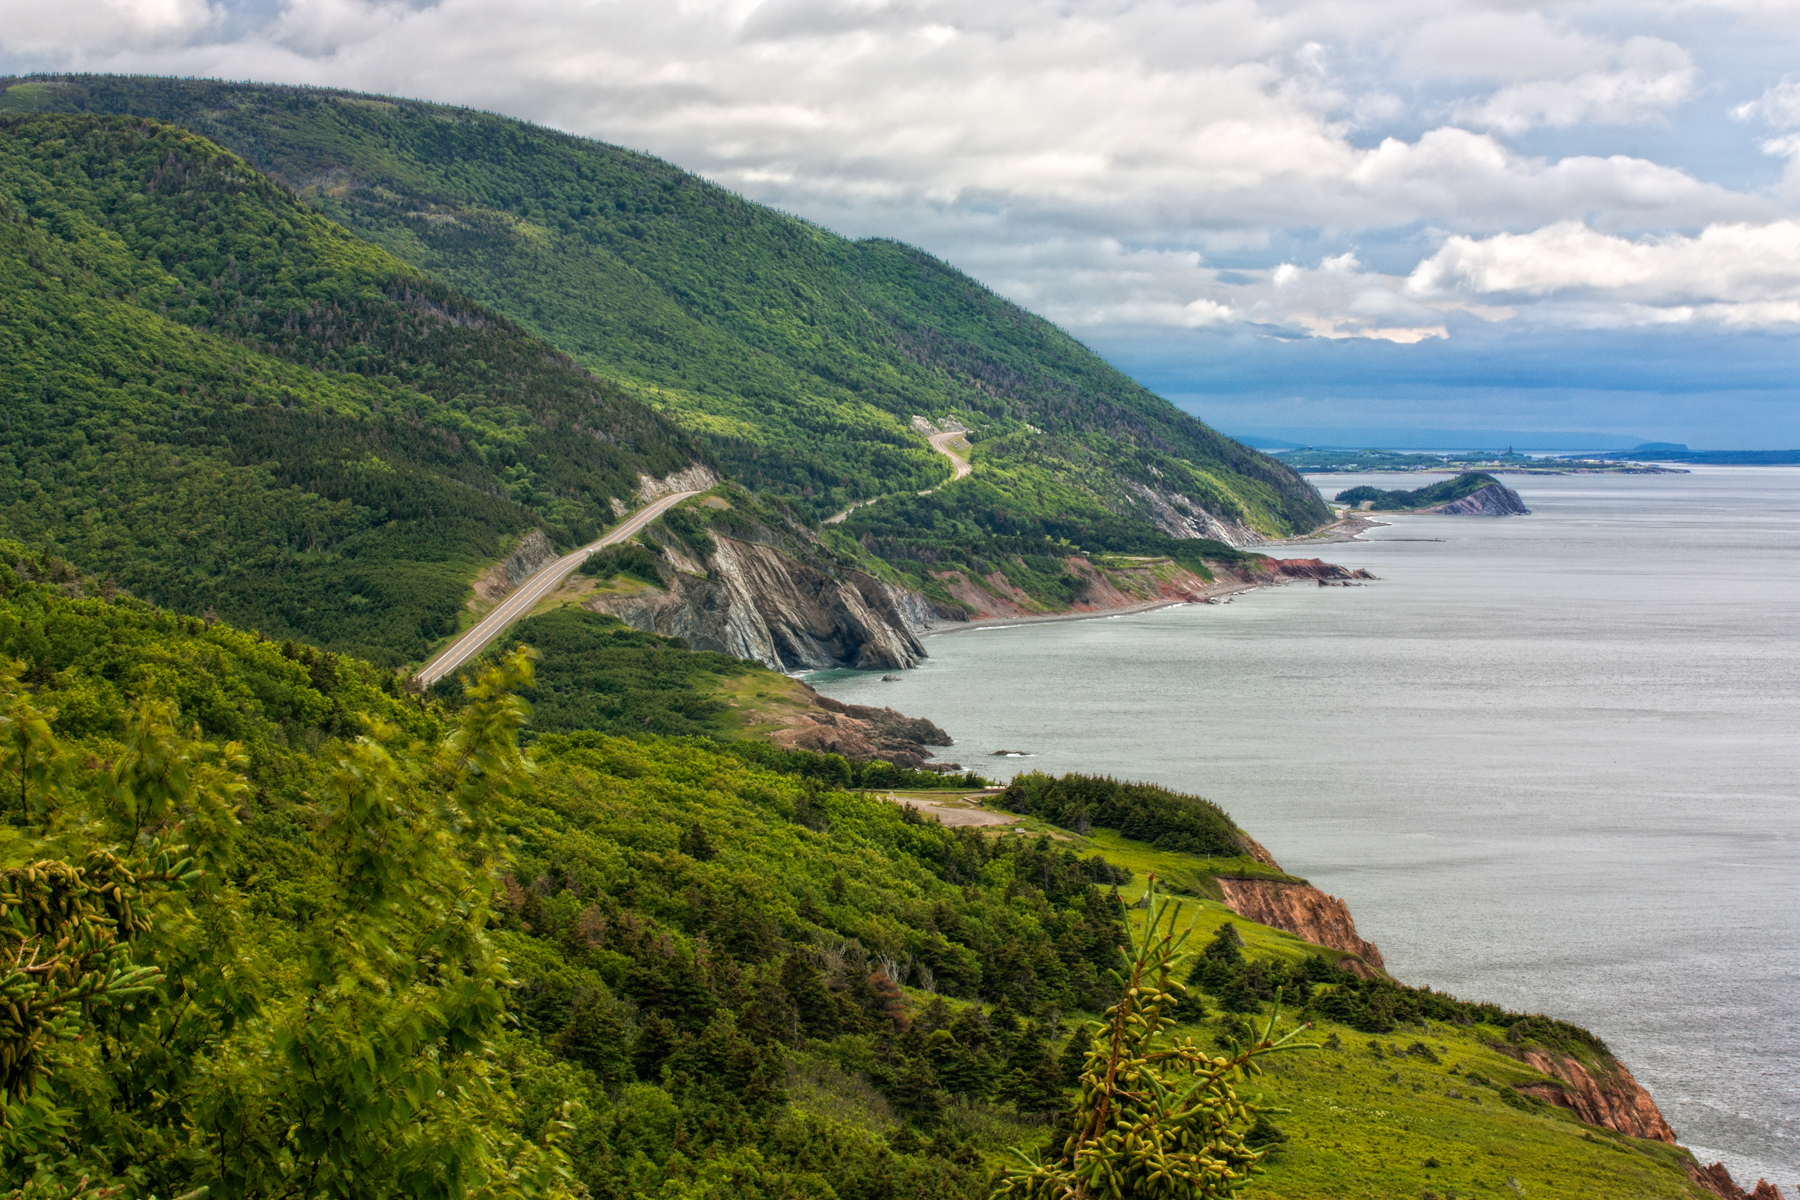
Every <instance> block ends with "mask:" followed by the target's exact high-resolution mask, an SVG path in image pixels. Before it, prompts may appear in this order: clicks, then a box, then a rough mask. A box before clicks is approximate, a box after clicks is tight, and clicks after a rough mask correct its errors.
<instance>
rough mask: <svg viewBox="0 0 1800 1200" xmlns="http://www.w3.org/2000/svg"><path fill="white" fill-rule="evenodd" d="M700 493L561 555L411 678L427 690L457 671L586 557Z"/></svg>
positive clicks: (655, 506)
mask: <svg viewBox="0 0 1800 1200" xmlns="http://www.w3.org/2000/svg"><path fill="white" fill-rule="evenodd" d="M699 494H700V493H699V492H697V491H696V492H676V493H675V494H674V495H672V496H664V497H663V498H662V499H660V500H656V501H653V502H652V503H651V504H650V505H649V506H647V507H646V508H644V509H643V510H641V511H639V512H636V513H633V514H632V515H631V517H630V518H629V519H627V520H626V521H625V522H624V523H623V524H621V525H619V526H617V527H616V528H614V529H612V530H611V531H610V532H608V533H607V534H606V536H605V537H602V538H601V539H600V540H599V541H597V542H589V543H588V544H587V545H585V546H583V547H582V548H581V549H579V550H576V551H573V552H571V553H569V554H565V555H563V556H562V557H561V558H559V559H557V560H556V561H555V562H553V563H550V564H548V565H546V566H544V567H543V568H541V569H540V570H539V571H538V572H537V573H536V574H534V575H533V576H532V577H531V578H529V579H527V580H526V581H525V582H524V583H521V584H520V585H519V586H518V587H516V588H514V589H513V591H512V594H511V595H509V596H507V597H506V599H504V600H502V601H501V602H500V604H499V607H497V608H495V609H494V611H493V612H491V613H489V614H488V615H487V616H485V617H483V618H482V619H481V620H480V621H479V622H478V623H477V624H475V625H474V626H473V627H471V628H470V629H469V630H468V631H467V632H466V633H464V634H463V635H462V636H461V637H459V638H457V639H456V640H455V641H454V642H451V643H450V645H449V646H448V647H446V648H445V649H444V650H442V651H441V652H439V654H438V656H437V657H436V658H434V659H432V660H431V661H430V662H428V663H426V664H425V665H424V666H423V667H421V668H420V669H419V673H418V674H417V675H415V676H413V678H414V679H416V680H418V681H419V682H420V683H421V684H423V685H424V686H426V687H430V686H431V685H432V684H434V683H436V682H437V681H438V680H440V679H442V678H443V677H444V676H446V675H448V674H450V672H452V671H454V670H456V669H457V668H458V667H460V666H462V665H463V664H464V663H466V662H468V661H469V660H470V659H472V658H474V657H475V656H476V655H478V654H480V653H481V652H482V651H483V650H485V649H487V645H488V643H489V642H491V641H493V640H494V639H495V638H497V637H499V636H500V635H501V634H502V633H504V632H506V627H507V626H508V625H511V624H512V623H513V622H514V621H516V620H518V619H519V618H520V617H522V616H524V615H525V614H526V613H528V612H530V611H531V608H532V606H533V605H535V604H536V603H537V602H538V601H539V600H542V599H543V598H544V597H545V596H547V595H549V594H550V593H551V592H553V591H555V590H556V588H557V587H558V586H560V585H561V583H562V581H563V580H565V579H567V578H568V577H569V576H570V575H571V574H572V573H573V572H574V570H575V568H576V567H579V566H580V565H581V564H582V563H584V562H586V561H587V559H588V555H590V554H592V553H593V552H594V551H596V550H598V549H600V548H601V547H602V546H610V545H612V544H613V543H615V542H622V541H624V540H625V539H626V538H628V537H630V536H631V535H632V534H634V533H636V532H637V531H638V530H640V529H642V528H643V527H644V526H646V525H648V524H649V523H650V522H652V521H654V520H656V518H657V517H659V516H661V515H662V514H663V513H664V512H665V511H666V510H667V509H669V508H671V507H673V506H674V505H677V504H679V503H681V502H682V501H683V500H686V499H687V498H688V497H689V496H697V495H699Z"/></svg>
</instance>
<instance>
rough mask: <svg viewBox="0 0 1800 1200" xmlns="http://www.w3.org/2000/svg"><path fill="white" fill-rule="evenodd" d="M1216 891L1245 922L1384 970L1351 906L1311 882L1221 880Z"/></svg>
mask: <svg viewBox="0 0 1800 1200" xmlns="http://www.w3.org/2000/svg"><path fill="white" fill-rule="evenodd" d="M1257 849H1261V847H1257ZM1263 854H1264V855H1267V854H1268V851H1266V850H1264V851H1263ZM1269 865H1271V866H1273V865H1274V860H1273V859H1270V860H1269ZM1219 888H1220V890H1222V891H1223V892H1224V893H1225V903H1226V904H1228V905H1230V906H1231V908H1232V911H1233V912H1236V913H1237V914H1238V915H1239V916H1241V917H1243V918H1244V919H1245V920H1247V921H1255V922H1256V923H1257V924H1258V925H1269V926H1272V927H1273V928H1276V929H1285V930H1287V931H1288V932H1289V933H1291V934H1293V935H1294V936H1295V937H1298V938H1304V939H1305V940H1307V941H1309V942H1312V943H1313V944H1314V945H1317V946H1329V947H1331V948H1332V949H1333V950H1342V951H1343V952H1345V953H1346V954H1354V955H1355V956H1356V957H1357V958H1359V959H1361V960H1362V961H1363V962H1364V963H1366V964H1367V965H1368V966H1370V967H1373V968H1374V969H1376V970H1381V969H1383V966H1382V962H1381V951H1380V950H1378V949H1376V948H1375V943H1374V942H1370V941H1365V940H1364V939H1363V937H1362V935H1361V934H1359V933H1357V932H1356V922H1355V921H1353V920H1351V918H1350V906H1349V905H1347V904H1345V903H1344V902H1343V901H1342V900H1339V899H1338V898H1337V897H1336V896H1328V895H1326V894H1325V893H1324V892H1322V891H1320V890H1319V889H1318V888H1316V887H1314V886H1312V885H1311V884H1310V883H1279V882H1277V881H1275V880H1273V879H1220V880H1219ZM1351 969H1352V970H1354V969H1355V968H1354V967H1352V968H1351ZM1358 974H1361V972H1358Z"/></svg>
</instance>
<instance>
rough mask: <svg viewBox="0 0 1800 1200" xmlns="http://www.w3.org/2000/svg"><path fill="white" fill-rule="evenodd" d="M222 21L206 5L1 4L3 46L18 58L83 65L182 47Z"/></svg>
mask: <svg viewBox="0 0 1800 1200" xmlns="http://www.w3.org/2000/svg"><path fill="white" fill-rule="evenodd" d="M218 18H219V13H218V11H217V10H215V9H214V7H213V6H212V5H211V4H210V3H208V2H207V0H83V2H79V3H71V4H43V3H38V2H35V0H0V31H4V32H0V45H4V46H5V47H6V48H7V49H8V50H11V51H13V52H14V53H25V54H45V55H50V56H54V57H58V58H63V59H84V58H87V57H89V56H95V55H102V56H103V55H109V54H114V53H121V52H132V51H136V50H140V49H142V48H146V47H159V48H160V47H171V46H179V45H181V44H183V43H185V42H188V41H190V40H192V39H193V38H195V37H196V36H198V35H201V34H203V33H204V32H205V31H206V30H208V29H209V28H212V27H214V26H215V25H216V24H217V22H218Z"/></svg>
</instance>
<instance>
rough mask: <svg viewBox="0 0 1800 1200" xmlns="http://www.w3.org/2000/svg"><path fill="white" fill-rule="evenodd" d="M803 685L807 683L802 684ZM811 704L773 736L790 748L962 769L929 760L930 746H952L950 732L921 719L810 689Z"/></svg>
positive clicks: (778, 744)
mask: <svg viewBox="0 0 1800 1200" xmlns="http://www.w3.org/2000/svg"><path fill="white" fill-rule="evenodd" d="M802 686H803V687H804V686H805V685H802ZM806 692H807V695H808V697H809V699H811V701H812V703H813V709H812V710H811V711H808V712H805V713H802V714H800V715H799V717H798V718H797V720H796V723H795V724H793V725H790V726H789V727H787V728H786V729H779V730H776V731H775V732H774V733H773V734H771V735H770V736H769V740H770V741H771V742H773V743H774V744H775V745H777V746H781V747H783V748H785V749H788V750H816V751H818V752H819V753H821V754H841V755H843V756H844V757H845V758H860V759H869V758H879V759H884V760H886V761H887V762H891V763H893V764H894V765H895V766H900V767H923V768H926V769H928V770H935V771H955V770H960V769H961V765H960V764H958V763H934V762H931V761H929V760H930V758H931V751H929V750H927V749H926V747H927V746H948V745H950V744H951V739H950V735H949V734H947V733H945V732H944V731H943V730H942V729H939V728H938V727H937V726H936V725H934V724H932V723H931V722H930V721H927V720H925V719H924V718H922V717H908V716H905V715H903V714H901V713H898V712H895V711H894V710H893V709H891V708H873V707H870V706H869V705H866V704H845V703H843V702H842V701H840V700H833V699H832V698H831V697H829V696H821V695H820V694H819V693H818V692H816V691H814V690H813V689H812V688H810V687H808V688H806Z"/></svg>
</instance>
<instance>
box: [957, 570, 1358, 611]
mask: <svg viewBox="0 0 1800 1200" xmlns="http://www.w3.org/2000/svg"><path fill="white" fill-rule="evenodd" d="M1103 561H1105V563H1106V565H1105V566H1101V565H1099V564H1098V563H1096V562H1094V561H1093V560H1091V559H1089V558H1087V557H1085V556H1082V555H1070V556H1068V557H1066V558H1064V559H1063V560H1062V566H1063V569H1064V570H1065V571H1067V572H1068V575H1069V578H1070V579H1071V580H1073V581H1074V582H1075V584H1076V588H1075V596H1074V599H1073V600H1072V601H1071V602H1070V603H1069V606H1068V608H1067V609H1064V610H1060V611H1065V612H1071V613H1098V612H1109V611H1116V610H1119V609H1128V608H1143V607H1148V606H1152V605H1156V604H1171V603H1180V602H1183V601H1186V602H1189V603H1197V602H1200V601H1205V600H1208V599H1210V598H1211V597H1214V596H1220V595H1225V594H1228V593H1231V592H1241V591H1243V590H1245V589H1246V588H1251V587H1262V586H1265V585H1267V584H1271V583H1280V582H1282V581H1284V580H1288V579H1316V580H1319V581H1320V582H1321V583H1323V582H1327V581H1331V582H1349V581H1352V580H1364V579H1373V578H1375V577H1374V576H1373V575H1371V574H1369V573H1368V572H1367V571H1362V570H1351V569H1349V568H1347V567H1340V566H1338V565H1337V564H1336V563H1328V562H1324V561H1322V560H1320V559H1317V558H1262V557H1257V558H1253V559H1248V560H1245V561H1241V562H1234V563H1231V564H1230V565H1227V564H1224V563H1211V564H1208V565H1209V567H1210V568H1211V571H1212V576H1213V577H1212V578H1211V579H1206V578H1204V577H1202V576H1200V575H1197V574H1195V573H1194V572H1192V571H1190V570H1188V569H1187V568H1186V567H1183V566H1182V565H1180V564H1179V563H1176V562H1174V561H1173V560H1171V559H1166V558H1139V559H1129V558H1125V557H1124V556H1108V557H1107V558H1106V559H1105V560H1103ZM932 575H933V578H935V579H936V580H937V581H938V582H939V583H940V584H942V585H943V588H944V590H945V591H946V592H948V593H949V594H950V596H951V598H952V599H954V600H955V601H956V602H957V603H958V604H960V605H962V606H963V609H964V610H965V613H964V614H963V616H962V619H974V620H986V619H990V618H996V617H1030V616H1040V615H1044V614H1045V612H1046V610H1045V609H1044V607H1043V606H1042V605H1040V604H1038V603H1036V602H1035V601H1034V600H1033V599H1032V598H1031V597H1030V596H1028V595H1026V594H1025V593H1024V592H1023V591H1021V590H1020V589H1019V588H1017V587H1015V586H1014V585H1013V583H1012V582H1011V581H1010V580H1009V579H1007V577H1006V575H1005V574H1004V573H1003V572H1000V571H995V572H994V573H992V574H990V575H985V576H978V575H974V574H972V573H970V572H968V571H966V570H964V569H962V568H950V569H946V570H942V571H934V572H933V573H932ZM1053 611H1054V610H1053Z"/></svg>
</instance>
